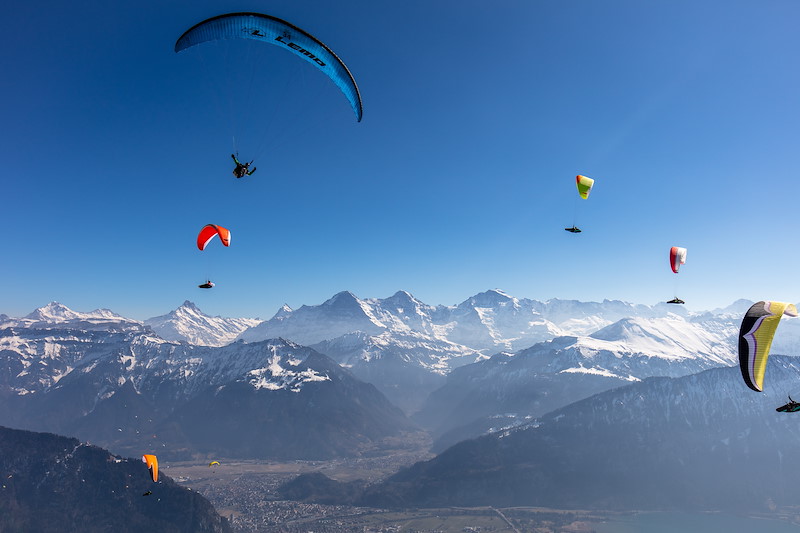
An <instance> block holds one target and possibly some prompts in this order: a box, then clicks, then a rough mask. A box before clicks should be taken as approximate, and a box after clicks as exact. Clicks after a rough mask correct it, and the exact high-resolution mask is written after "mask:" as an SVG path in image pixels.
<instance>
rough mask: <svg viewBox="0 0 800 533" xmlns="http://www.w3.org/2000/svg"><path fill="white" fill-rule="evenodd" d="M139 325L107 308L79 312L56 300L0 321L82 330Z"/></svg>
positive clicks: (0, 325)
mask: <svg viewBox="0 0 800 533" xmlns="http://www.w3.org/2000/svg"><path fill="white" fill-rule="evenodd" d="M141 325H142V323H141V322H139V321H138V320H133V319H130V318H125V317H123V316H121V315H118V314H116V313H114V312H112V311H109V310H108V309H95V310H94V311H90V312H88V313H81V312H78V311H73V310H72V309H70V308H69V307H67V306H65V305H63V304H60V303H58V302H50V303H49V304H47V305H45V306H44V307H39V308H38V309H36V310H34V311H33V312H31V313H30V314H28V315H26V316H24V317H22V318H7V319H6V320H4V321H0V328H11V327H39V328H52V327H54V326H60V327H72V328H74V329H83V330H92V329H93V330H97V329H118V330H122V329H141Z"/></svg>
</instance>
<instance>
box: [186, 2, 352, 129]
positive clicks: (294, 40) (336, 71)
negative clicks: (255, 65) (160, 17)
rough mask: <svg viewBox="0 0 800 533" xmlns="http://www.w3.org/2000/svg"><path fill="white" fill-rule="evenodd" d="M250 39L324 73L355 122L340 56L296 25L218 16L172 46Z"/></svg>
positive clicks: (348, 78) (237, 15) (245, 16)
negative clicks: (300, 59)
mask: <svg viewBox="0 0 800 533" xmlns="http://www.w3.org/2000/svg"><path fill="white" fill-rule="evenodd" d="M220 39H250V40H256V41H261V42H264V43H269V44H273V45H275V46H280V47H282V48H284V49H286V50H288V51H289V52H292V53H293V54H294V55H296V56H298V57H301V58H303V59H305V60H306V61H308V62H309V63H311V64H313V65H314V66H315V67H317V68H318V69H319V70H321V71H322V72H324V73H325V75H326V76H328V77H329V78H330V79H331V80H332V81H333V83H335V84H336V86H337V87H339V89H340V90H341V91H342V93H343V94H344V95H345V97H346V98H347V100H348V101H349V102H350V105H351V106H352V107H353V111H354V112H355V114H356V118H357V119H358V121H359V122H360V121H361V116H362V113H363V110H362V105H361V94H360V93H359V91H358V86H356V80H355V79H354V78H353V75H352V74H350V71H349V70H348V68H347V67H346V66H345V64H344V63H343V62H342V60H341V59H339V57H338V56H337V55H336V54H335V53H333V51H332V50H331V49H330V48H328V47H327V46H325V45H324V44H323V43H322V42H321V41H319V40H318V39H317V38H316V37H314V36H312V35H311V34H309V33H308V32H306V31H303V30H301V29H300V28H298V27H297V26H295V25H293V24H290V23H288V22H286V21H285V20H281V19H279V18H276V17H272V16H269V15H262V14H259V13H230V14H227V15H219V16H216V17H213V18H210V19H208V20H204V21H203V22H200V23H199V24H195V25H194V26H192V27H191V28H190V29H188V30H187V31H186V32H185V33H184V34H183V35H181V37H180V39H178V41H177V42H176V43H175V52H180V51H182V50H186V49H187V48H191V47H192V46H196V45H198V44H201V43H205V42H208V41H216V40H220Z"/></svg>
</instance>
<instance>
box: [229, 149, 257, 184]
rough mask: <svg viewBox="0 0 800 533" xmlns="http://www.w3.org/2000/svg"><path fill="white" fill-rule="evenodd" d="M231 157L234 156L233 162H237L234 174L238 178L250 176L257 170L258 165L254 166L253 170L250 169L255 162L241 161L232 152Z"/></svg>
mask: <svg viewBox="0 0 800 533" xmlns="http://www.w3.org/2000/svg"><path fill="white" fill-rule="evenodd" d="M231 158H233V162H234V163H236V168H234V169H233V175H234V176H236V177H237V178H243V177H245V176H249V175H251V174H252V173H253V172H255V171H256V167H253V170H250V165H252V164H253V162H252V161H250V162H249V163H241V162H240V161H239V160H238V159H237V158H236V156H235V155H233V154H231Z"/></svg>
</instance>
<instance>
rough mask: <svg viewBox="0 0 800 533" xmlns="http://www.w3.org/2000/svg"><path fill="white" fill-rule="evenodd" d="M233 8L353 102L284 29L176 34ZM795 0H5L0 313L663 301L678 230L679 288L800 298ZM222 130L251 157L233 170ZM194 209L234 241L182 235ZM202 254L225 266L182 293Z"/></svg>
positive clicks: (702, 295)
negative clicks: (346, 83)
mask: <svg viewBox="0 0 800 533" xmlns="http://www.w3.org/2000/svg"><path fill="white" fill-rule="evenodd" d="M235 11H255V12H262V13H267V14H270V15H273V16H277V17H280V18H283V19H285V20H287V21H289V22H291V23H293V24H295V25H297V26H300V27H301V28H303V29H305V30H307V31H308V32H310V33H311V34H313V35H315V36H316V37H318V38H319V39H320V40H322V41H323V42H325V43H326V44H327V45H328V46H329V47H330V48H332V49H333V50H334V51H335V52H336V53H337V54H338V55H339V56H340V57H341V58H342V60H343V61H344V62H345V63H346V64H347V66H348V67H349V68H350V70H351V72H352V73H353V75H354V77H355V79H356V81H357V82H358V85H359V88H360V90H361V94H362V98H363V102H364V119H363V121H362V122H361V123H357V122H356V121H355V118H354V115H353V113H352V110H351V109H350V107H349V105H348V104H347V101H346V100H345V98H344V97H343V96H342V95H341V93H340V92H339V91H338V89H337V88H336V87H335V86H334V85H333V84H332V83H331V82H330V81H329V80H328V79H327V78H325V77H324V76H323V75H322V74H320V73H319V72H317V71H315V70H314V69H313V68H312V67H311V66H310V65H308V64H306V63H304V62H302V61H300V60H298V59H297V58H295V57H293V56H291V55H290V54H288V53H286V52H285V51H282V50H280V49H279V48H278V47H273V46H263V45H262V46H260V47H258V44H257V43H253V44H254V45H255V46H256V47H257V48H256V49H252V46H251V48H250V49H246V50H244V51H241V50H239V49H238V48H235V47H234V48H219V49H217V48H213V49H212V48H208V50H206V51H204V52H199V49H200V47H198V48H197V49H192V50H189V51H186V52H183V53H181V54H175V53H174V52H173V46H174V42H175V40H176V39H177V38H178V37H179V36H180V35H181V33H183V31H185V30H186V29H188V28H189V27H190V26H192V25H193V24H195V23H197V22H199V21H201V20H204V19H205V18H209V17H211V16H215V15H218V14H222V13H227V12H235ZM798 15H800V4H798V3H796V2H793V1H788V0H787V1H771V0H770V1H763V2H758V3H755V2H749V1H748V2H744V1H730V0H725V1H700V2H698V1H681V0H679V1H668V2H667V1H659V2H641V1H633V0H632V1H604V2H598V1H596V0H585V1H569V2H545V1H533V0H524V1H510V0H505V1H497V2H486V1H482V2H477V1H471V0H466V1H465V0H459V1H455V0H452V1H451V0H435V1H431V0H425V1H405V2H389V1H377V2H376V1H374V0H370V1H367V0H364V1H361V0H359V1H350V0H347V1H340V2H330V1H322V0H308V1H298V0H293V1H283V0H274V1H270V2H255V1H242V2H218V1H217V2H210V1H205V0H193V1H185V2H163V1H151V0H143V1H140V2H127V3H121V2H111V3H109V2H99V1H90V2H81V3H75V2H45V1H41V0H33V1H30V2H25V3H21V2H20V3H16V4H14V5H12V6H7V7H6V9H5V15H4V17H3V18H2V19H0V47H1V48H0V49H2V50H3V52H2V53H0V67H1V68H2V72H3V76H2V78H1V79H0V102H1V103H0V116H1V117H2V120H1V123H2V125H3V127H2V130H0V179H2V184H3V189H2V190H3V195H2V200H1V203H0V205H2V214H3V220H4V221H5V223H6V224H7V228H8V229H7V231H6V237H7V239H6V243H5V246H3V248H2V250H3V251H2V255H1V256H0V275H1V276H2V278H3V280H4V281H5V283H4V287H3V290H2V291H0V295H2V296H0V312H4V313H7V314H9V315H12V316H19V315H23V314H26V313H28V312H30V311H31V310H33V309H34V308H35V307H38V306H41V305H44V304H45V303H47V302H49V301H51V300H57V301H60V302H62V303H64V304H66V305H68V306H69V307H71V308H73V309H76V310H81V311H88V310H91V309H94V308H97V307H107V308H110V309H112V310H114V311H116V312H118V313H121V314H123V315H126V316H130V317H133V318H140V319H142V318H147V317H150V316H154V315H158V314H163V313H165V312H167V311H169V310H170V309H173V308H175V307H177V306H178V305H180V303H182V302H183V301H184V300H187V299H188V300H192V301H194V302H196V303H197V304H198V305H199V306H200V307H201V309H203V310H204V311H205V312H207V313H210V314H219V315H223V316H260V317H262V318H268V317H270V316H271V315H272V314H273V313H274V312H275V311H276V310H277V309H278V307H279V306H280V305H282V304H283V303H288V304H289V305H290V306H292V307H299V306H300V305H302V304H317V303H320V302H322V301H323V300H325V299H326V298H328V297H330V296H331V295H333V294H334V293H336V292H338V291H341V290H350V291H352V292H353V293H355V294H356V295H358V296H361V297H387V296H389V295H391V294H393V293H394V292H396V291H397V290H401V289H402V290H407V291H409V292H411V293H412V294H414V295H415V296H417V297H418V298H420V299H421V300H423V301H425V302H427V303H430V304H448V305H449V304H455V303H458V302H460V301H462V300H464V299H465V298H467V297H469V296H471V295H473V294H475V293H477V292H481V291H483V290H486V289H490V288H501V289H503V290H505V291H506V292H508V293H510V294H512V295H515V296H518V297H527V298H535V299H540V300H545V299H549V298H564V299H580V300H600V299H603V298H610V299H622V300H626V301H631V302H636V303H646V304H653V303H656V302H658V301H663V300H666V299H669V298H672V297H673V296H674V295H675V292H676V280H675V279H674V278H675V276H674V275H673V274H672V273H671V271H670V270H669V265H668V252H669V248H670V247H671V246H673V245H679V246H684V247H686V248H687V249H688V260H687V263H686V265H685V266H684V268H683V269H682V271H681V274H680V275H679V278H680V280H679V282H678V285H677V292H678V295H679V296H680V297H682V298H683V299H684V300H686V301H687V307H688V308H689V309H693V310H702V309H710V308H713V307H718V306H725V305H727V304H729V303H731V302H732V301H733V300H735V299H737V298H749V299H753V300H759V299H775V300H784V301H791V302H798V301H800V288H799V287H798V284H797V283H796V274H795V271H796V268H797V265H798V264H800V252H798V247H797V245H796V244H795V241H796V228H797V221H796V219H795V214H796V212H797V209H796V197H795V196H796V195H795V186H794V183H795V182H796V180H797V178H796V176H795V174H796V159H797V153H798V148H797V147H798V146H800V144H798V128H797V124H798V113H799V112H800V104H799V103H798V96H797V87H798V85H800V84H799V83H798V81H800V80H798V72H800V69H798V65H797V63H798V59H797V50H798V49H800V35H798V32H797V31H796V25H795V23H794V21H796V20H798ZM195 52H198V53H195ZM226 54H227V55H226ZM252 65H258V68H255V69H253V68H252ZM234 135H236V136H237V139H236V146H237V147H238V148H239V151H240V155H241V156H242V158H244V159H251V158H252V157H251V156H250V154H253V153H255V154H256V155H254V156H253V157H256V159H257V160H256V163H255V164H256V166H257V167H258V171H257V173H256V174H255V175H253V176H252V177H250V178H247V179H243V180H236V179H235V178H233V176H232V175H231V169H232V165H231V161H230V153H231V151H232V148H233V146H234V143H233V136H234ZM248 152H249V153H248ZM579 173H580V174H585V175H588V176H590V177H593V178H594V179H595V180H596V183H595V188H594V190H593V191H592V194H591V197H590V199H589V200H588V201H576V199H575V197H576V196H577V192H576V189H575V185H574V177H575V175H576V174H579ZM574 216H575V217H577V220H576V222H577V224H578V225H579V226H580V227H581V228H582V229H583V230H584V232H583V233H581V234H579V235H572V234H569V233H567V232H565V231H563V228H564V227H565V226H569V225H571V224H572V222H573V217H574ZM206 223H216V224H220V225H223V226H226V227H228V228H229V229H231V231H232V233H233V238H232V246H231V247H230V248H229V249H223V248H222V247H220V246H212V247H209V249H208V250H206V252H205V253H201V252H199V251H198V250H197V249H196V248H195V245H194V238H195V236H196V234H197V231H199V229H200V228H201V227H202V226H203V225H204V224H206ZM216 244H217V245H218V244H219V243H216ZM206 276H209V277H211V278H212V279H213V280H214V281H215V282H216V283H217V287H216V288H214V289H212V290H210V291H203V290H201V289H197V288H196V286H197V284H198V283H202V282H203V281H204V278H205V277H206Z"/></svg>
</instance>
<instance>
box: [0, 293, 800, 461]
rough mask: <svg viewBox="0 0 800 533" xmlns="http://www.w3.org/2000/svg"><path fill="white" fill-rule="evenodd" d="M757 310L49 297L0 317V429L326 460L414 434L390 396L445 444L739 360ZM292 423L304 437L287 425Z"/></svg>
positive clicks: (789, 338) (785, 343)
mask: <svg viewBox="0 0 800 533" xmlns="http://www.w3.org/2000/svg"><path fill="white" fill-rule="evenodd" d="M751 303H752V302H748V301H744V300H742V301H738V302H734V304H732V305H731V306H729V307H728V308H725V309H717V310H714V311H709V312H705V313H688V312H687V311H686V310H685V309H684V308H683V307H681V306H670V305H667V304H657V305H655V306H646V305H635V304H629V303H625V302H620V301H614V300H605V301H603V302H578V301H567V300H550V301H547V302H538V301H535V300H528V299H518V298H514V297H512V296H509V295H508V294H505V293H503V292H502V291H499V290H490V291H486V292H483V293H480V294H477V295H475V296H473V297H470V298H468V299H467V300H465V301H464V302H462V303H461V304H458V305H455V306H441V305H440V306H430V305H427V304H424V303H422V302H420V301H419V300H417V299H416V298H414V297H413V296H412V295H410V294H409V293H407V292H404V291H400V292H397V293H396V294H394V295H393V296H391V297H389V298H385V299H360V298H358V297H356V296H355V295H353V294H352V293H349V292H341V293H338V294H336V295H334V296H333V297H332V298H330V299H329V300H327V301H325V302H323V303H322V304H319V305H314V306H302V307H301V308H299V309H297V310H292V309H290V308H289V307H288V306H283V307H282V308H281V309H280V310H278V312H277V313H276V314H275V316H273V317H272V318H271V319H269V320H266V321H258V320H257V319H239V318H221V317H210V316H208V315H205V314H204V313H202V311H200V310H199V309H198V308H197V307H196V306H195V305H194V304H192V303H191V302H184V303H183V305H181V306H180V307H179V308H177V309H176V310H175V311H172V312H170V313H167V314H166V315H162V316H160V317H156V318H152V319H148V320H146V321H144V322H139V321H135V320H131V319H127V318H124V317H121V316H119V315H116V314H114V313H113V312H111V311H108V310H98V311H92V312H90V313H79V312H75V311H72V310H70V309H68V308H66V307H65V306H63V305H61V304H57V303H51V304H49V305H47V306H45V307H43V308H40V309H37V310H36V311H34V312H33V313H31V314H30V315H28V316H26V317H23V318H5V319H3V320H2V322H0V401H2V402H3V403H5V404H6V405H7V406H8V407H9V409H5V410H0V423H7V424H10V425H16V426H17V427H26V428H30V429H37V430H48V431H60V432H66V433H68V434H74V435H77V436H84V435H85V436H86V437H85V438H91V439H92V440H93V441H94V442H100V443H103V444H104V445H107V446H109V447H111V448H112V449H114V450H118V449H119V450H123V451H124V450H127V449H134V448H135V447H136V446H139V445H140V444H142V443H143V442H147V440H142V439H153V440H156V441H158V442H160V443H161V444H162V445H163V446H162V447H167V445H168V447H169V449H170V453H178V454H183V455H184V456H185V455H197V454H200V455H203V454H209V453H214V452H217V451H222V450H225V451H226V452H229V453H231V454H233V455H234V456H248V457H288V456H293V457H296V458H299V457H330V456H336V455H341V454H349V453H356V452H354V451H353V450H362V449H366V448H369V447H371V446H380V442H381V441H382V439H385V438H387V437H389V436H391V435H396V434H397V433H398V432H402V431H414V430H415V426H414V424H413V423H411V422H410V421H409V420H408V419H406V418H405V417H404V416H403V414H402V413H401V412H399V411H397V410H394V408H393V407H392V406H391V405H390V404H389V402H387V401H386V398H388V399H389V401H391V402H392V403H395V404H396V405H398V406H400V407H401V408H402V409H404V410H405V412H407V413H415V414H414V420H415V421H416V422H417V423H418V424H420V425H422V426H423V427H425V428H426V429H427V430H428V431H430V432H431V433H432V434H433V435H434V437H436V438H437V439H438V440H437V443H436V449H437V450H443V449H445V448H446V447H448V446H450V445H451V444H454V443H455V442H458V441H459V440H462V439H466V438H471V437H475V436H478V435H481V434H484V433H487V432H491V431H497V430H502V429H507V428H510V427H514V426H518V425H523V424H526V423H528V422H529V421H530V420H531V419H533V418H537V417H540V416H542V415H544V414H546V413H548V412H550V411H552V410H554V409H558V408H561V407H563V406H566V405H568V404H571V403H573V402H575V401H578V400H581V399H583V398H586V397H589V396H591V395H593V394H596V393H599V392H602V391H605V390H609V389H612V388H616V387H620V386H624V385H627V384H629V383H632V382H637V381H640V380H643V379H646V378H648V377H655V376H669V377H679V376H684V375H690V374H694V373H697V372H700V371H702V370H705V369H709V368H713V367H722V366H732V365H735V364H736V355H735V349H736V334H737V332H738V327H739V321H740V320H741V316H742V314H743V312H744V311H745V310H746V309H747V308H748V307H749V305H750V304H751ZM798 322H800V321H791V320H784V321H783V323H782V325H781V329H780V330H779V333H780V334H779V335H778V337H776V342H775V344H774V345H773V351H778V352H779V351H780V350H782V349H785V352H788V353H791V350H792V349H794V348H795V347H800V324H798ZM233 338H236V339H237V340H236V341H235V342H230V341H231V340H232V339H233ZM168 339H169V340H168ZM284 339H285V340H284ZM307 344H310V345H311V346H310V347H306V346H304V345H307ZM495 350H499V351H495ZM323 354H324V355H323ZM326 356H327V357H326ZM328 357H330V359H328ZM363 382H367V383H370V384H372V385H374V387H375V388H377V391H376V390H375V389H372V388H370V386H369V385H366V384H365V383H363ZM322 390H325V391H326V392H325V395H324V396H320V394H321V392H319V391H322ZM381 393H382V394H381ZM384 396H385V397H386V398H384ZM323 397H324V398H325V402H324V405H323V404H320V403H319V402H320V399H321V398H323ZM225 402H227V403H225ZM223 405H230V406H233V405H236V406H239V407H238V409H233V408H231V411H232V412H230V413H229V412H228V411H226V410H225V409H223V408H222V407H219V406H223ZM265 406H269V409H268V410H267V412H268V416H266V415H265V414H264V411H265ZM334 406H341V409H339V411H338V412H337V411H334V410H333V407H334ZM217 407H219V408H217ZM201 412H202V413H207V414H205V415H204V416H201V415H199V414H198V413H201ZM320 417H322V419H324V421H331V424H329V425H326V424H322V419H321V418H320ZM228 419H230V420H228ZM145 420H146V421H147V422H145ZM252 420H259V424H258V426H257V427H256V426H253V425H252V424H248V421H252ZM334 421H335V423H334ZM355 421H359V422H355ZM236 424H239V426H236ZM262 424H263V425H264V428H263V429H259V428H261V425H262ZM320 424H321V425H320ZM359 424H360V425H359ZM228 426H230V427H232V428H233V427H234V426H236V427H241V428H242V431H244V430H245V429H246V430H247V431H246V432H247V434H248V435H249V437H248V438H247V439H244V440H243V441H241V442H234V441H233V440H228V441H224V439H223V438H222V436H221V435H219V434H215V432H214V430H212V429H208V428H212V427H228ZM295 426H296V427H304V428H310V427H313V428H314V431H309V430H308V429H306V430H304V431H303V432H295V433H292V432H291V431H286V430H285V428H287V427H295ZM359 427H360V428H361V429H356V428H359ZM318 428H326V431H329V432H328V433H325V432H318V431H316V430H317V429H318ZM337 428H338V429H337ZM281 429H282V430H281ZM337 431H338V433H337ZM70 432H71V433H70ZM353 432H355V434H356V435H357V437H354V436H353V435H354V433H353ZM217 433H219V432H217ZM154 435H155V436H154ZM274 435H280V438H278V437H275V438H272V436H274ZM297 439H300V440H297ZM302 439H306V441H302ZM256 443H258V444H256ZM126 446H130V447H131V448H126ZM287 450H291V453H289V455H286V453H287V452H286V451H287Z"/></svg>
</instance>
